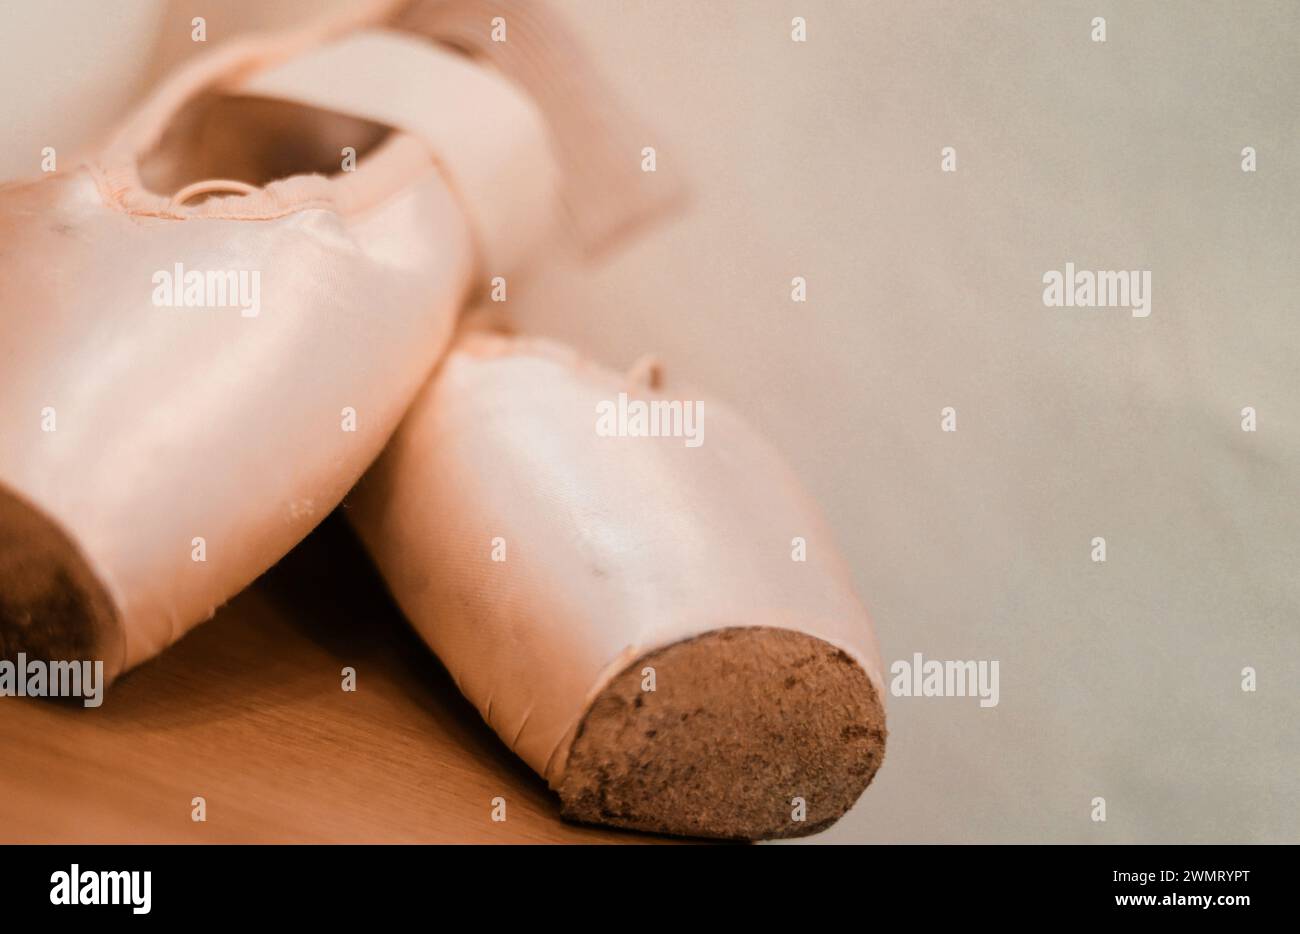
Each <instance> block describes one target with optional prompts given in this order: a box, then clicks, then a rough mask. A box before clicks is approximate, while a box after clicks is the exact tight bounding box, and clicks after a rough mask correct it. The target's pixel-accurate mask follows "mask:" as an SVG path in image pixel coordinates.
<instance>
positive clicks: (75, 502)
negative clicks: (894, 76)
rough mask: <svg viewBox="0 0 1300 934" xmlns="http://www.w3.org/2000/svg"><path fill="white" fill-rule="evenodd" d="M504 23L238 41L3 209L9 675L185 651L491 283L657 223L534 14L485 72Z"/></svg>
mask: <svg viewBox="0 0 1300 934" xmlns="http://www.w3.org/2000/svg"><path fill="white" fill-rule="evenodd" d="M476 7H477V5H476V4H474V3H466V2H458V0H453V2H449V3H437V4H420V3H417V4H395V3H390V2H383V3H376V4H363V5H362V7H361V9H360V11H359V12H349V13H347V14H346V15H345V16H343V17H341V18H337V19H334V20H330V21H326V22H322V23H319V24H315V25H313V26H311V27H309V28H307V29H303V30H299V31H295V32H291V33H287V34H282V35H276V36H271V37H258V38H253V39H248V40H237V41H234V42H230V43H228V44H226V45H223V46H220V47H218V48H216V49H214V50H213V51H212V52H210V53H208V54H205V55H203V56H200V57H199V58H198V59H196V60H195V61H194V62H193V63H192V64H190V65H188V66H187V67H185V68H184V69H182V70H181V71H180V72H179V73H178V74H176V75H175V76H174V77H173V78H171V79H170V80H168V81H167V82H166V83H164V84H163V85H162V86H161V87H160V88H159V89H158V90H157V91H156V92H155V93H154V94H152V96H150V97H149V98H148V99H147V100H146V101H145V102H144V103H143V105H142V106H141V107H140V108H139V109H138V110H137V111H136V112H135V113H134V114H133V115H131V116H130V117H129V118H128V119H127V120H126V121H125V123H124V124H123V125H122V127H121V128H120V130H119V131H118V132H116V133H115V134H114V135H113V137H112V139H111V140H110V141H109V142H108V143H107V145H106V146H105V147H103V148H102V149H101V150H99V151H98V152H97V153H95V154H94V155H92V156H91V157H90V158H89V159H88V160H87V161H86V162H85V164H83V165H81V166H79V167H77V168H76V169H75V170H69V171H67V172H64V173H60V174H57V175H53V176H50V177H47V178H45V179H43V180H40V181H37V182H32V183H24V184H16V185H9V186H5V187H4V188H2V189H0V309H3V312H0V313H2V314H3V316H4V321H3V327H0V438H2V439H3V443H2V444H0V657H3V658H13V657H15V656H16V654H17V653H19V652H25V653H26V654H27V655H28V656H29V657H36V658H41V659H63V658H81V659H87V658H96V659H102V660H103V661H104V667H105V674H106V676H107V677H108V678H109V679H111V678H112V677H114V676H116V675H117V674H119V673H120V672H122V671H124V670H126V669H129V668H131V667H132V666H134V665H137V664H139V663H140V662H142V661H144V660H146V659H148V658H150V657H152V656H154V655H156V654H157V653H158V652H160V651H161V650H163V649H164V648H165V647H166V646H168V645H169V644H171V643H172V642H174V641H175V640H176V639H178V638H179V637H180V636H181V635H182V634H183V633H184V632H185V631H186V630H187V629H189V628H190V627H192V626H193V625H195V624H196V623H198V622H200V621H202V620H204V619H206V618H208V617H210V616H211V615H212V613H213V612H214V610H215V609H216V607H218V606H219V605H220V604H221V603H223V602H224V601H225V600H227V599H228V598H229V597H231V596H232V595H234V594H235V593H236V592H238V591H239V590H240V589H241V588H243V587H244V586H246V585H247V584H248V583H250V582H251V581H252V580H253V579H254V578H255V577H257V576H258V575H259V574H260V573H261V572H262V571H264V570H265V569H266V568H267V567H269V566H270V565H271V564H272V563H274V562H275V561H276V560H278V559H279V558H280V557H281V556H282V555H284V554H285V552H286V551H288V549H290V548H291V547H292V546H293V545H294V544H295V543H297V542H298V541H299V540H300V539H301V538H302V537H303V536H305V535H306V534H307V532H309V531H310V530H311V529H312V528H313V527H314V526H315V525H316V524H317V523H318V522H319V521H320V520H321V519H322V518H323V517H324V516H325V515H326V514H327V513H328V512H329V511H330V510H331V509H332V508H333V507H334V506H335V505H336V504H337V503H338V502H339V501H340V500H341V499H342V497H343V495H344V493H345V492H346V491H347V490H348V489H349V488H350V487H351V486H352V485H353V483H354V482H355V481H356V480H357V478H358V477H360V476H361V474H362V472H363V471H364V470H365V468H366V467H367V466H368V465H369V464H370V463H371V462H372V461H373V460H374V458H375V457H376V456H377V455H378V453H379V451H380V449H381V448H382V447H383V445H384V443H385V442H386V441H387V440H388V438H389V435H390V434H391V433H392V431H393V430H394V428H395V427H396V425H397V423H398V421H399V419H400V418H401V416H402V414H403V412H404V411H405V409H406V408H407V406H408V404H409V403H410V401H411V400H412V399H413V397H414V396H415V394H416V392H417V390H418V389H419V387H420V385H421V384H422V383H423V382H424V381H425V380H426V378H427V377H428V375H429V373H430V371H431V369H432V367H433V365H434V364H435V362H436V361H437V360H438V359H439V357H440V356H441V354H442V353H443V351H444V349H445V347H446V345H447V342H448V340H449V338H450V336H451V334H452V329H453V326H454V322H455V319H456V316H457V314H458V312H459V310H460V308H461V306H462V303H463V301H464V299H465V297H466V295H467V294H468V293H469V292H470V291H471V290H472V289H474V288H476V287H478V286H479V285H480V284H482V285H486V284H487V282H488V281H489V279H490V278H491V277H494V276H498V275H506V274H507V273H509V272H510V271H512V270H514V269H516V268H518V267H519V266H520V264H521V262H522V260H523V258H524V257H525V256H526V255H527V254H528V252H529V250H530V249H531V247H532V246H533V245H534V244H536V243H537V242H538V240H539V239H541V238H542V237H544V236H545V235H546V234H547V232H548V231H549V230H550V229H551V225H552V221H553V219H554V217H555V216H556V215H557V213H561V212H565V213H567V214H568V216H569V219H570V221H572V222H573V226H575V227H576V228H577V229H578V231H579V233H580V236H581V238H582V240H583V242H584V243H587V244H594V243H598V242H599V241H600V240H601V239H602V238H605V237H607V236H609V235H611V234H612V233H613V232H616V229H617V227H618V225H619V224H620V223H622V222H623V221H625V220H627V219H628V217H630V216H633V215H634V214H635V213H636V205H635V197H633V196H632V195H630V194H629V192H630V191H631V189H629V188H627V187H626V186H623V185H622V182H621V181H620V179H624V178H632V177H633V173H635V172H636V163H635V151H633V152H632V153H631V154H629V155H628V156H627V157H626V158H625V159H623V158H622V157H621V156H620V159H622V163H626V170H625V171H624V169H623V168H621V164H622V163H620V167H611V166H613V163H612V162H609V161H606V162H602V161H601V160H602V159H603V158H604V156H605V155H607V151H606V150H605V149H604V148H603V145H604V144H603V143H599V142H596V143H593V144H592V145H590V146H586V147H584V146H583V145H581V143H580V141H577V140H574V139H572V138H571V135H572V133H573V130H574V128H575V127H577V128H583V127H587V128H602V125H601V122H600V120H601V117H600V112H599V111H597V110H592V109H590V108H586V107H584V105H583V104H582V102H581V101H577V100H575V99H574V98H573V96H572V94H571V93H570V92H571V91H572V88H568V90H567V91H566V87H567V86H566V81H568V80H570V79H569V78H566V77H557V78H554V80H552V81H551V82H549V83H548V82H547V81H545V80H543V79H544V78H545V77H546V73H547V72H546V69H547V68H548V67H549V66H548V64H547V62H548V61H552V60H553V58H554V55H553V54H551V53H548V54H551V58H550V59H548V58H547V55H546V54H543V55H541V56H540V58H539V56H538V55H536V54H533V55H532V56H531V57H530V56H529V39H528V35H527V33H528V30H527V28H526V27H527V23H523V24H522V25H519V26H518V27H517V28H516V30H515V34H513V35H512V36H511V43H510V44H509V49H508V50H507V49H504V48H503V49H501V50H500V51H499V59H500V61H499V62H498V64H499V65H500V67H499V68H498V67H496V66H494V65H493V64H492V63H490V62H484V61H483V60H482V59H476V58H471V57H469V56H468V55H466V54H463V53H465V52H474V51H476V49H478V50H486V52H487V53H489V54H491V53H492V52H493V51H494V50H493V48H492V43H491V42H490V40H489V37H488V34H487V33H488V30H489V29H490V28H491V27H490V23H489V22H488V21H482V22H480V17H479V16H478V11H477V8H476ZM521 15H522V14H521ZM534 18H535V17H534ZM444 37H445V38H446V39H447V40H448V41H449V42H451V43H454V45H455V46H456V48H455V49H454V50H453V49H452V48H451V47H450V46H449V45H446V44H439V43H438V42H435V41H433V40H434V39H439V38H444ZM549 41H553V40H549ZM533 52H534V53H535V52H536V46H534V48H533ZM539 62H540V64H539ZM552 63H553V61H552ZM566 66H567V62H566ZM530 69H531V71H530ZM512 70H513V74H509V75H508V74H507V73H510V72H512ZM553 77H554V76H553ZM528 81H533V82H535V83H536V84H537V89H536V90H537V93H535V94H534V93H532V92H530V91H528V90H526V89H525V88H524V87H523V83H527V82H528ZM521 82H523V83H521ZM566 94H569V96H568V97H566V96H565V95H566ZM604 138H605V137H604V136H601V139H604ZM575 173H576V174H577V175H579V176H581V178H582V184H583V185H585V186H588V187H589V189H590V191H591V192H592V195H593V196H592V197H586V196H585V195H584V194H583V193H582V192H583V191H584V190H586V189H582V190H579V189H580V188H581V186H579V188H575V186H574V182H573V179H574V176H575ZM636 174H639V173H636ZM611 192H621V193H622V194H624V195H628V197H627V198H624V199H623V200H621V201H620V200H619V199H617V198H610V197H608V196H609V195H610V193H611Z"/></svg>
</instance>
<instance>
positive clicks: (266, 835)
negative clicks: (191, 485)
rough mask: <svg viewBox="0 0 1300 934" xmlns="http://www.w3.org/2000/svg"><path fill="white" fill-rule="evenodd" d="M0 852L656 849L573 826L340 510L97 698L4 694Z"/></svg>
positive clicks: (638, 839)
mask: <svg viewBox="0 0 1300 934" xmlns="http://www.w3.org/2000/svg"><path fill="white" fill-rule="evenodd" d="M344 666H352V667H353V668H355V669H356V670H357V688H358V689H357V691H356V692H355V693H345V692H344V691H342V690H341V689H340V682H341V675H340V670H341V669H342V668H343V667H344ZM196 796H202V797H203V798H205V799H206V802H207V821H206V822H205V823H196V822H194V821H193V820H191V810H192V806H191V801H192V799H193V798H195V797H196ZM497 796H500V797H503V798H505V799H506V820H505V821H504V822H494V821H493V820H492V819H491V818H492V807H493V806H492V799H493V798H495V797H497ZM0 841H3V842H20V841H22V842H181V843H198V842H221V843H231V842H406V843H416V842H505V841H512V842H524V843H535V842H552V841H555V842H610V843H646V842H658V841H657V840H656V838H654V837H650V836H645V835H639V834H630V833H622V832H618V831H606V830H602V829H598V828H593V827H583V826H577V825H573V824H568V823H565V822H563V821H561V820H560V818H559V806H558V801H557V799H556V798H555V797H554V796H553V795H552V794H551V793H550V792H549V791H548V790H547V788H546V786H545V783H544V782H542V781H541V780H540V779H539V778H537V776H536V775H534V774H533V772H532V771H531V770H530V769H528V767H527V766H525V765H524V764H523V763H522V762H521V761H520V760H518V759H517V758H515V756H514V755H513V754H511V753H510V752H509V750H507V749H506V748H505V746H504V745H502V743H501V742H500V741H499V740H498V739H497V738H496V735H495V734H493V733H492V732H491V730H489V729H488V728H487V727H486V726H485V725H484V724H483V722H482V720H481V719H480V717H479V716H478V714H477V712H476V711H475V710H474V709H473V708H472V707H471V706H469V704H468V703H466V702H465V700H464V699H463V698H462V697H461V696H460V694H459V693H458V692H457V691H456V688H455V685H453V684H452V682H451V679H450V678H449V677H448V675H447V673H446V672H445V671H444V670H443V669H442V667H441V666H440V665H439V664H438V662H437V660H436V659H435V658H434V657H433V656H432V655H431V654H430V653H429V651H428V650H427V649H426V648H425V647H424V645H423V643H422V642H420V641H419V639H418V638H416V636H415V635H414V634H413V632H412V631H411V630H410V629H409V628H408V627H407V625H406V623H405V622H404V621H403V620H402V618H401V616H400V615H399V613H398V611H397V610H396V608H395V607H394V606H393V604H392V602H391V600H390V599H389V598H388V596H387V595H386V593H385V592H384V589H383V586H382V584H381V583H380V581H379V579H378V578H377V576H376V575H375V573H374V571H373V569H372V568H371V566H370V565H369V563H368V561H367V559H366V557H365V555H364V554H363V553H362V552H361V550H360V548H359V546H358V545H357V543H356V541H355V540H354V539H353V538H352V535H351V532H350V530H349V529H348V528H347V525H346V523H345V522H343V521H342V519H341V518H340V517H339V516H338V515H337V514H336V515H334V516H331V517H330V519H328V520H327V521H326V523H325V524H324V525H323V526H322V527H321V528H320V529H318V530H317V531H316V532H315V533H314V534H313V535H312V536H311V537H310V538H308V539H307V541H305V542H304V543H303V544H302V545H301V546H300V547H299V548H298V549H296V550H295V551H294V552H293V553H292V554H290V555H289V556H288V557H287V558H286V559H285V560H284V561H282V562H281V563H280V564H279V565H278V566H277V567H275V568H274V569H272V570H271V571H270V572H269V573H268V574H267V575H265V576H264V577H263V578H262V579H261V580H259V581H258V582H257V583H256V584H255V585H254V586H253V587H251V588H250V589H249V590H247V591H246V592H244V593H243V594H241V595H240V596H239V597H237V598H236V599H235V600H234V601H233V602H232V603H231V604H230V605H228V606H227V607H225V608H224V609H222V610H221V611H220V612H219V613H218V614H217V615H216V617H215V618H214V619H212V620H211V621H209V622H207V623H205V624H204V625H202V626H200V627H198V628H197V629H196V630H194V631H193V632H191V633H190V634H189V635H188V636H186V637H185V638H184V639H183V640H182V641H181V642H180V643H178V644H177V645H175V646H173V647H172V648H171V649H170V650H168V651H167V652H166V653H165V654H164V655H163V656H162V657H161V658H159V659H156V660H154V661H153V662H150V663H149V664H147V665H144V666H143V667H141V668H138V669H136V670H135V671H133V672H131V673H129V674H128V675H126V676H124V677H123V678H121V679H120V680H119V681H118V682H117V683H116V684H114V685H113V686H112V687H111V688H110V689H109V692H108V695H107V697H106V699H105V701H104V704H103V706H102V707H100V708H98V709H86V708H84V707H83V706H82V705H81V703H80V701H77V702H75V703H73V702H70V701H66V702H65V701H47V700H33V699H29V698H12V697H4V698H0Z"/></svg>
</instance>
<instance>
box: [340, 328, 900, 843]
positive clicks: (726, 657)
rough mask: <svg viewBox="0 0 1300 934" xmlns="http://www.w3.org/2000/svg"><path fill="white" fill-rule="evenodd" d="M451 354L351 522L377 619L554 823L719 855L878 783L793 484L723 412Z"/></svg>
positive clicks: (816, 548)
mask: <svg viewBox="0 0 1300 934" xmlns="http://www.w3.org/2000/svg"><path fill="white" fill-rule="evenodd" d="M657 383H658V377H657V373H656V370H655V368H654V367H646V368H643V369H642V371H641V372H640V373H639V374H633V375H632V376H630V377H626V378H624V377H620V376H618V375H617V374H615V373H612V372H609V371H607V370H605V369H603V368H601V367H598V366H595V365H594V364H592V363H589V362H587V361H585V360H583V359H581V358H580V357H579V356H578V355H577V354H575V353H574V352H573V351H571V350H568V349H566V348H564V347H561V346H558V345H556V344H553V343H549V342H545V341H541V340H533V339H523V338H510V337H504V336H501V335H497V334H488V333H482V332H469V333H467V334H466V335H465V336H464V337H463V338H462V339H460V340H459V341H458V342H457V343H456V344H454V345H453V348H452V350H451V352H450V353H449V355H448V356H447V358H446V359H445V360H444V362H443V363H442V364H441V365H440V367H439V369H438V371H437V374H436V375H435V377H434V379H433V380H431V381H430V383H429V384H428V385H427V386H426V387H425V388H424V389H423V390H422V391H421V393H420V395H419V397H418V398H417V399H416V401H415V403H414V405H413V406H412V408H411V410H410V412H409V413H408V414H407V415H406V417H405V419H404V420H403V422H402V425H401V427H400V428H399V429H398V432H397V434H396V435H395V436H394V438H393V440H392V442H391V443H390V444H389V445H388V447H387V448H386V449H385V451H384V453H383V455H382V456H381V458H380V459H379V461H378V462H377V463H376V464H375V466H374V467H373V468H372V469H371V470H370V471H369V472H368V473H367V475H366V476H365V478H364V479H363V480H362V481H361V483H360V484H359V485H358V487H357V489H356V490H355V491H354V492H353V493H352V494H351V495H350V496H349V498H348V509H347V515H348V516H349V519H350V521H351V522H352V524H353V525H354V527H355V528H356V529H357V531H358V532H359V534H360V536H361V538H362V540H363V541H364V543H365V545H366V547H367V548H368V550H369V551H370V553H371V555H372V556H373V557H374V560H375V562H376V564H377V566H378V567H379V569H380V571H381V573H382V574H383V576H384V578H385V579H386V580H387V582H388V585H389V587H390V589H391V591H392V593H393V594H394V596H395V597H396V599H397V602H398V604H399V605H400V606H401V607H402V609H403V611H404V612H405V613H406V615H407V616H408V617H409V618H410V620H411V621H412V622H413V624H414V625H415V626H416V628H417V629H418V630H419V632H420V633H421V635H422V636H423V638H424V639H425V641H426V642H427V643H428V644H429V645H430V646H431V647H432V649H433V650H434V652H436V653H437V655H438V656H439V657H440V658H441V659H442V661H443V663H444V664H445V665H446V667H447V669H448V670H449V671H450V672H451V674H452V676H453V678H454V679H455V681H456V683H457V685H458V686H459V687H460V689H461V691H462V692H463V693H464V694H465V695H466V696H467V697H468V698H469V699H470V700H471V701H472V702H473V703H474V704H475V706H476V707H477V708H478V710H479V712H480V713H481V714H482V716H483V718H484V719H485V720H486V721H487V723H488V724H489V725H490V726H491V727H492V728H493V729H494V730H495V731H496V732H497V734H498V735H499V736H500V737H501V738H502V739H503V740H504V741H505V742H506V743H507V744H508V745H509V746H510V748H511V749H513V750H514V751H515V752H516V753H517V754H518V755H519V756H520V757H522V758H523V759H524V760H525V761H526V762H527V763H528V764H529V765H530V766H532V768H533V769H534V770H536V771H537V772H538V773H539V774H541V775H542V776H544V777H545V778H546V780H547V781H548V783H549V784H550V786H551V787H552V788H553V789H554V790H555V791H557V792H558V793H559V796H560V799H561V801H562V803H563V808H564V813H565V815H566V816H568V817H570V818H574V819H577V820H582V821H589V822H595V823H603V824H613V825H616V826H622V827H630V828H636V829H640V830H649V831H658V832H667V833H674V834H687V835H696V836H709V837H727V838H744V839H756V838H768V837H791V836H800V835H803V834H809V833H813V832H816V831H818V830H821V829H823V828H825V827H826V826H828V825H829V824H830V823H832V822H834V821H835V820H836V819H838V818H839V817H840V816H841V815H842V814H843V813H844V812H845V811H846V810H847V809H848V808H849V807H850V806H851V805H852V804H853V803H854V801H856V800H857V798H858V796H859V795H860V794H861V793H862V791H863V789H865V788H866V786H867V785H868V783H870V781H871V779H872V777H873V776H874V775H875V773H876V770H877V769H878V768H879V766H880V764H881V762H882V760H883V757H884V748H885V736H886V731H885V716H884V708H883V698H884V696H885V687H884V681H883V674H882V667H881V661H880V655H879V650H878V648H877V645H876V639H875V634H874V631H873V629H872V626H871V622H870V620H869V619H868V617H867V614H866V612H865V610H864V609H863V607H862V605H861V603H860V602H859V600H858V599H857V597H856V596H855V594H854V592H853V587H852V584H851V582H850V574H849V571H848V568H847V567H846V566H845V564H844V562H843V561H842V559H841V558H840V557H839V555H838V554H837V553H836V551H835V547H834V544H833V543H832V540H831V534H830V531H829V529H828V528H827V525H826V523H825V521H824V520H823V518H822V517H821V516H820V514H819V512H818V510H817V508H816V506H815V505H814V504H813V503H812V502H811V501H810V500H809V498H808V496H807V495H806V494H805V493H804V492H803V491H802V489H801V488H800V485H799V482H798V480H797V479H796V478H795V476H794V475H793V474H792V473H791V471H790V470H789V468H787V467H786V466H785V465H784V464H783V463H782V461H781V459H780V458H779V456H778V455H777V454H776V453H775V452H774V450H773V449H772V448H771V447H770V446H769V445H767V444H766V443H765V442H763V441H762V440H761V439H760V438H758V437H757V436H756V435H755V434H754V433H753V432H752V431H751V430H750V429H749V428H747V427H746V426H745V424H744V423H743V422H742V421H740V420H739V419H738V418H737V417H736V416H735V415H734V414H732V413H731V412H730V411H729V410H728V409H727V408H726V407H724V406H722V405H720V404H718V403H716V402H713V401H711V400H692V399H689V398H687V399H683V398H681V397H680V396H679V395H671V396H670V395H666V394H665V393H664V392H663V390H662V389H661V388H659V386H658V385H657Z"/></svg>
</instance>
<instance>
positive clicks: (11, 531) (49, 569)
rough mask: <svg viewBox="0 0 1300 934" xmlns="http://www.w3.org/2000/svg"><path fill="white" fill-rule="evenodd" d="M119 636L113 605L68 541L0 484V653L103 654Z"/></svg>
mask: <svg viewBox="0 0 1300 934" xmlns="http://www.w3.org/2000/svg"><path fill="white" fill-rule="evenodd" d="M120 638H121V626H120V623H119V620H118V617H117V614H116V611H115V610H114V607H113V602H112V600H111V599H110V598H109V596H108V593H107V591H106V590H105V589H104V587H103V585H102V584H101V583H100V581H99V580H98V579H97V578H96V577H95V575H94V573H93V572H92V571H91V570H90V567H89V565H87V563H86V561H85V559H84V558H83V557H82V555H81V553H80V552H79V551H78V549H77V547H76V545H74V544H73V542H72V541H71V540H70V539H69V538H68V536H67V535H66V534H65V533H64V532H63V530H62V529H61V528H60V527H59V526H58V525H57V524H56V523H55V522H54V521H53V520H52V519H50V518H49V517H47V516H46V515H44V514H43V513H42V512H41V511H40V510H38V509H37V508H36V507H35V506H33V505H31V504H30V503H28V502H27V501H26V500H24V499H21V498H19V497H18V496H17V495H15V494H14V493H12V492H10V491H9V490H7V489H6V488H5V487H3V486H0V658H4V659H11V660H12V659H16V658H17V656H18V653H20V652H22V653H26V655H27V657H28V658H32V659H41V660H44V661H71V660H74V659H76V660H88V659H104V658H105V656H106V655H107V654H110V653H112V652H114V651H120ZM109 667H112V666H109Z"/></svg>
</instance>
